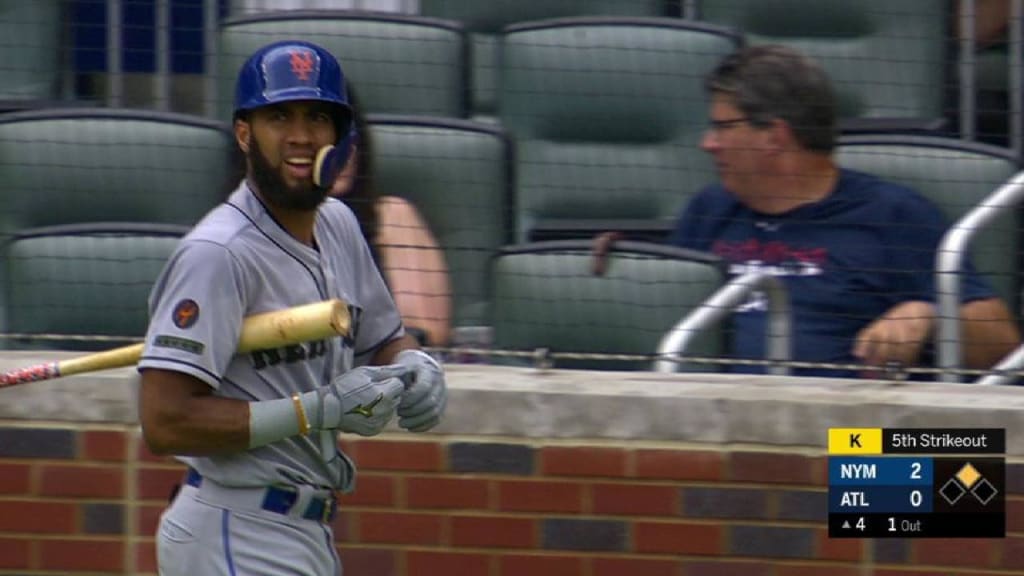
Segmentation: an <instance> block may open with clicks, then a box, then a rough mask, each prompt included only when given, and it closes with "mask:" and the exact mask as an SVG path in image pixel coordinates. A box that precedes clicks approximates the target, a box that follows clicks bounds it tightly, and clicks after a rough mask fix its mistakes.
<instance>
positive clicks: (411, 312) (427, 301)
mask: <svg viewBox="0 0 1024 576" xmlns="http://www.w3.org/2000/svg"><path fill="white" fill-rule="evenodd" d="M349 101H350V102H352V104H353V108H354V115H355V116H354V118H355V120H354V121H355V127H356V135H355V136H354V142H353V149H352V153H351V154H350V156H349V160H348V162H347V163H346V165H345V167H344V168H343V169H342V170H341V172H340V173H339V175H338V178H337V180H335V181H334V186H333V187H332V188H331V191H330V195H331V196H334V197H335V198H339V199H341V200H342V201H343V202H345V204H347V205H348V206H349V208H351V209H352V211H353V212H354V213H355V215H356V218H357V219H358V220H359V226H360V228H362V231H363V236H364V237H365V238H366V242H367V244H369V246H370V249H371V250H372V251H373V255H374V259H375V260H376V262H377V265H378V267H379V268H380V270H381V272H382V273H383V274H384V279H385V281H386V282H387V283H388V287H389V288H390V289H391V293H392V296H393V297H394V299H395V304H396V305H397V306H398V310H399V312H401V314H402V321H403V323H404V324H405V329H406V332H408V333H410V334H412V335H413V336H415V337H416V338H417V339H418V340H419V341H420V344H421V345H424V346H446V345H448V343H449V342H450V340H451V314H452V303H451V293H452V292H451V284H450V282H449V278H448V265H447V263H446V261H445V258H444V251H443V250H442V249H441V247H440V246H439V244H438V242H437V238H435V237H434V235H433V233H432V232H431V231H430V227H429V226H428V225H427V223H426V221H425V220H424V219H423V217H422V216H421V215H420V213H419V211H418V210H416V207H415V206H413V205H412V204H411V203H410V202H409V201H408V200H406V199H404V198H400V197H398V196H380V195H378V194H377V190H376V189H375V187H374V184H375V179H374V167H373V142H372V137H371V134H370V132H371V129H370V126H369V125H368V124H367V122H366V118H365V116H364V115H363V114H362V112H361V108H360V106H359V103H358V99H357V95H356V94H355V92H354V91H353V90H352V88H351V86H350V87H349Z"/></svg>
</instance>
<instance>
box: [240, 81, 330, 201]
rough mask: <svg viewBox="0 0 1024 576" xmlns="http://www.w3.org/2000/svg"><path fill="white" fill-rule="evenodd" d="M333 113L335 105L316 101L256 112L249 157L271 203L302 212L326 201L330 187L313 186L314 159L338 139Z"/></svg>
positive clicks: (261, 189) (256, 179) (258, 185)
mask: <svg viewBox="0 0 1024 576" xmlns="http://www.w3.org/2000/svg"><path fill="white" fill-rule="evenodd" d="M330 112H331V110H330V108H329V105H327V104H324V103H321V102H315V101H308V102H307V101H297V102H286V103H282V104H277V105H273V106H266V107H263V108H257V109H256V110H253V111H252V114H251V116H250V118H249V129H250V132H249V134H248V136H249V138H248V141H249V146H248V151H247V155H248V157H249V163H250V166H251V170H252V174H251V176H252V179H253V181H254V183H255V184H256V188H257V189H258V190H259V192H260V194H261V195H262V196H263V197H264V199H265V200H266V201H268V202H270V203H272V204H274V205H277V206H280V207H283V208H291V209H298V210H313V209H315V208H316V207H317V206H319V205H320V203H321V202H322V201H323V199H324V197H325V196H326V190H325V189H322V188H319V187H317V186H315V185H314V184H313V168H314V167H313V162H314V159H315V158H316V153H317V151H318V150H319V149H320V148H322V147H323V146H326V145H329V144H334V143H335V139H336V136H335V135H336V132H335V127H334V122H333V119H332V117H331V114H330Z"/></svg>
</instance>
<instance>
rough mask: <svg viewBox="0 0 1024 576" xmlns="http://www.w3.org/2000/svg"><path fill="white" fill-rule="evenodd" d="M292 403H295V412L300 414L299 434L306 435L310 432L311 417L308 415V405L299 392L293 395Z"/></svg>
mask: <svg viewBox="0 0 1024 576" xmlns="http://www.w3.org/2000/svg"><path fill="white" fill-rule="evenodd" d="M292 403H294V404H295V413H296V414H298V416H299V434H302V435H303V436H305V435H306V434H308V433H309V418H308V417H306V406H305V404H303V403H302V398H300V397H299V395H298V394H296V395H294V396H292Z"/></svg>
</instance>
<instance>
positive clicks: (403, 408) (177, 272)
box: [139, 41, 447, 576]
mask: <svg viewBox="0 0 1024 576" xmlns="http://www.w3.org/2000/svg"><path fill="white" fill-rule="evenodd" d="M344 82H345V80H344V75H343V72H342V70H341V67H340V66H339V64H338V62H337V61H336V60H335V59H334V57H333V56H332V55H331V54H330V53H328V52H327V51H326V50H324V49H322V48H320V47H319V46H316V45H314V44H310V43H307V42H298V41H290V42H279V43H274V44H271V45H268V46H266V47H264V48H262V49H260V50H259V51H257V52H256V53H255V54H253V55H252V56H251V57H250V58H249V60H248V61H247V62H246V63H245V64H244V66H243V67H242V69H241V71H240V73H239V76H238V84H237V88H236V94H235V112H234V135H235V139H236V141H237V144H238V146H239V147H240V148H241V150H242V152H243V153H244V154H245V156H246V162H247V170H246V178H245V180H244V181H243V182H242V183H241V184H240V185H239V186H238V188H237V189H236V190H235V191H234V192H233V193H232V194H231V196H230V197H229V198H228V200H227V201H226V202H225V203H224V204H222V205H220V206H218V207H217V208H215V209H214V210H212V211H211V212H210V213H209V214H208V215H207V216H206V217H205V218H204V219H203V220H202V221H201V222H200V223H199V224H197V225H196V227H195V228H194V229H193V230H192V231H191V232H190V233H189V234H188V235H187V236H186V237H185V238H184V239H183V240H182V242H181V243H180V245H179V246H178V248H177V250H176V252H175V253H174V254H173V255H172V257H171V258H170V260H169V261H168V263H167V266H166V267H165V269H164V271H163V272H162V274H161V276H160V277H159V278H158V280H157V282H156V284H155V286H154V288H153V291H152V294H151V297H150V317H151V322H150V326H149V330H148V333H147V335H146V344H145V346H146V347H145V352H144V353H143V356H142V359H141V361H140V363H139V371H140V372H141V389H140V398H139V414H140V420H141V423H142V429H143V433H144V436H145V440H146V442H147V444H148V446H149V448H150V450H152V451H153V452H154V453H156V454H172V455H175V456H176V457H177V458H178V459H179V460H181V461H182V462H184V463H186V464H187V465H188V474H187V477H186V479H185V481H184V482H183V485H182V487H181V489H180V491H179V492H178V494H177V496H176V497H175V498H174V500H173V502H172V503H171V505H170V507H169V508H168V509H167V510H165V511H164V513H163V515H162V516H161V519H160V524H159V530H158V534H157V559H158V564H159V570H160V574H162V575H165V576H173V575H189V576H198V575H203V576H211V575H224V576H228V575H231V576H234V575H243V574H244V575H249V574H275V575H283V574H294V575H300V574H301V575H303V576H309V575H337V574H341V565H340V562H339V560H338V558H337V555H336V553H335V550H334V546H333V541H334V537H333V533H332V530H331V524H330V523H331V520H332V519H333V517H334V515H335V513H336V510H337V504H336V499H335V494H336V492H337V491H348V490H351V489H352V488H353V482H354V479H355V466H354V465H353V463H352V461H351V460H350V459H349V458H348V456H346V455H345V454H344V453H342V452H341V451H340V450H339V449H338V445H337V434H338V432H352V433H356V434H361V435H364V436H370V435H374V434H377V433H379V432H380V431H381V430H382V429H383V428H384V426H385V425H386V424H387V423H388V422H389V421H390V420H391V419H392V417H393V416H394V415H395V414H397V416H398V424H399V425H400V426H401V427H402V428H404V429H407V430H410V431H413V432H419V431H424V430H428V429H430V428H432V427H433V426H434V425H435V424H437V423H438V421H439V420H440V418H441V416H442V414H443V413H444V410H445V405H446V402H447V392H446V388H445V381H444V374H443V371H442V369H441V367H440V366H439V365H438V364H437V363H436V362H435V361H434V360H433V359H432V358H431V357H430V356H429V355H427V354H426V353H424V352H422V351H420V350H418V349H417V348H416V346H415V341H414V340H413V339H412V338H411V337H409V336H406V335H405V332H404V329H403V327H402V323H401V319H400V317H399V314H398V311H397V310H396V308H395V304H394V302H393V301H392V298H391V295H390V294H389V293H388V290H387V288H386V286H385V284H384V281H383V280H382V279H381V276H380V274H379V272H378V271H377V268H376V267H375V266H374V264H373V260H372V258H371V256H370V250H369V248H368V247H367V246H366V243H365V241H364V240H363V237H362V234H361V233H360V230H359V225H358V224H357V222H356V219H355V217H354V216H353V215H352V212H351V211H350V210H349V209H348V208H346V207H345V206H344V205H343V204H342V203H341V202H339V201H337V200H334V199H329V198H327V197H326V194H327V189H325V188H324V187H321V186H319V185H317V182H324V183H326V184H327V185H328V186H329V185H330V183H331V182H333V180H334V178H333V175H332V174H329V173H327V174H318V176H319V178H318V179H314V163H315V162H314V159H315V158H316V155H317V152H318V151H319V150H321V149H322V148H325V147H327V146H331V145H334V146H335V148H333V151H334V156H335V157H334V161H332V162H328V163H326V165H327V167H328V168H327V169H328V170H329V169H330V167H331V166H341V165H344V164H345V162H344V160H345V156H346V155H347V154H348V153H349V150H350V144H351V142H350V139H351V137H352V131H351V129H350V126H351V119H352V110H351V108H350V106H349V103H348V100H347V99H346V96H345V94H346V91H345V88H344ZM328 149H329V148H328ZM330 298H339V299H342V300H343V301H345V302H347V303H348V304H349V309H350V313H351V317H352V327H351V330H350V332H349V334H348V335H347V336H346V337H343V338H341V337H339V338H331V339H328V340H323V341H318V342H306V343H304V344H301V345H295V346H288V347H284V348H280V349H272V350H260V351H257V352H254V353H249V354H237V353H236V350H235V348H236V343H237V342H238V337H239V329H240V326H241V324H242V319H243V318H244V317H246V316H249V315H252V314H258V313H260V312H267V311H271V310H279V309H282V308H287V307H292V306H298V305H302V304H308V303H311V302H316V301H322V300H326V299H330Z"/></svg>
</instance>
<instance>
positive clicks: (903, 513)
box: [828, 428, 1006, 538]
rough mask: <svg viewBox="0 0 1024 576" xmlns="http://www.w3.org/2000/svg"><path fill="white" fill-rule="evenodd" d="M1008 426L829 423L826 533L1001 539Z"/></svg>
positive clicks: (840, 535) (1004, 511) (851, 536)
mask: <svg viewBox="0 0 1024 576" xmlns="http://www.w3.org/2000/svg"><path fill="white" fill-rule="evenodd" d="M1005 452H1006V431H1005V430H1003V429H995V428H831V429H829V431H828V533H829V537H831V538H1003V537H1004V536H1005V535H1006V502H1005V493H1006V488H1005V487H1006V458H1005Z"/></svg>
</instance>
